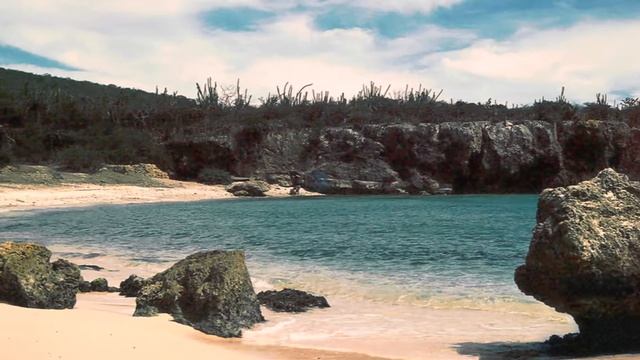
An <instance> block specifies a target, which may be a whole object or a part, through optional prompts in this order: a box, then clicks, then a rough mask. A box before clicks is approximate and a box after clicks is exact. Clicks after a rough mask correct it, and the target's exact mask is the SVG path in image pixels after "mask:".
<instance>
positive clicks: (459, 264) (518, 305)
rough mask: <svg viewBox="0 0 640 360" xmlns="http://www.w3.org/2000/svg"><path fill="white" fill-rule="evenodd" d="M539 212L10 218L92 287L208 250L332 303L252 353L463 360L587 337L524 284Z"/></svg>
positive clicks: (215, 209) (524, 201)
mask: <svg viewBox="0 0 640 360" xmlns="http://www.w3.org/2000/svg"><path fill="white" fill-rule="evenodd" d="M536 202H537V196H534V195H509V196H431V197H376V196H372V197H317V198H302V197H301V198H283V199H233V200H218V201H205V202H192V203H168V204H144V205H127V206H99V207H91V208H84V209H66V210H53V211H40V212H26V213H19V214H18V213H12V214H11V215H8V216H0V239H13V240H18V241H35V242H39V243H42V244H45V245H47V246H49V248H50V249H52V250H53V251H54V256H59V257H63V258H68V259H70V260H72V261H74V262H76V263H79V264H98V265H101V266H104V267H105V268H106V270H105V271H101V272H99V273H95V272H94V273H90V272H89V273H87V272H85V275H86V276H89V278H91V277H97V276H104V277H107V278H108V279H109V281H110V282H112V283H113V282H118V281H121V280H122V279H124V278H125V277H127V276H128V275H129V274H130V273H137V274H139V275H142V276H150V275H152V274H154V273H156V272H158V271H162V270H163V269H165V268H167V267H168V266H170V265H171V264H172V263H173V262H174V261H177V260H179V259H181V258H183V257H184V256H186V255H188V254H190V253H193V252H195V251H199V250H205V249H243V250H245V251H246V255H247V265H248V268H249V272H250V273H251V276H252V280H253V283H254V287H255V288H256V290H257V291H261V290H266V289H271V288H282V287H293V288H298V289H302V290H306V291H311V292H315V293H317V294H321V295H324V296H326V297H327V299H328V300H329V303H330V304H331V308H330V309H322V310H314V311H310V312H307V313H304V314H296V315H291V314H282V313H273V312H270V311H268V310H266V309H263V312H264V315H265V318H266V319H267V322H265V323H262V324H259V325H257V326H255V327H254V328H252V329H250V330H245V331H244V332H243V339H242V341H243V342H245V343H249V344H253V345H256V344H259V345H262V344H264V345H285V346H293V347H311V348H319V349H327V350H338V351H347V352H358V353H366V354H370V355H375V356H382V357H388V358H394V359H412V360H413V359H416V360H417V359H452V358H458V357H459V356H460V355H461V354H468V353H469V352H471V353H473V352H474V351H476V350H474V349H477V347H478V346H479V347H480V348H483V347H484V346H488V347H489V348H491V347H492V345H491V344H496V343H504V342H528V341H542V340H544V339H546V338H548V337H549V336H550V335H552V334H565V333H568V332H574V331H576V326H575V323H573V321H572V320H571V318H570V317H568V316H566V315H562V314H558V313H557V312H555V311H554V310H553V309H551V308H548V307H546V306H544V305H543V304H541V303H538V302H536V301H534V300H533V299H531V298H529V297H526V296H524V295H523V294H521V293H520V291H519V290H518V289H517V287H516V286H515V284H514V282H513V272H514V270H515V268H516V267H517V266H518V265H520V264H522V263H523V261H524V257H525V256H526V253H527V249H528V246H529V241H530V238H531V231H532V228H533V226H534V225H535V224H534V222H535V212H536ZM116 305H118V304H116ZM114 309H117V311H122V307H121V306H119V305H118V306H115V307H114Z"/></svg>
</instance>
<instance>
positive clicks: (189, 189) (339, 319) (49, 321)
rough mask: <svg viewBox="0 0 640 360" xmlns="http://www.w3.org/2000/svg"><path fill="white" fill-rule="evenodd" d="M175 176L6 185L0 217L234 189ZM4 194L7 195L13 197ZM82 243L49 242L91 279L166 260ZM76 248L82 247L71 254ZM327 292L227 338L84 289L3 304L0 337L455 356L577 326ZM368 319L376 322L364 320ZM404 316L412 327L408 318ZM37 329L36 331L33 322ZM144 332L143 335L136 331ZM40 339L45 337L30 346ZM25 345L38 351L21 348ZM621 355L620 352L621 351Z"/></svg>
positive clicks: (198, 348)
mask: <svg viewBox="0 0 640 360" xmlns="http://www.w3.org/2000/svg"><path fill="white" fill-rule="evenodd" d="M169 183H170V184H172V185H174V186H176V187H169V188H146V187H139V186H129V185H106V186H102V185H84V184H83V185H62V186H15V185H13V186H5V187H0V216H2V215H3V214H16V213H18V212H22V211H30V210H50V209H64V208H82V207H85V206H99V205H124V204H137V203H158V202H190V201H202V200H219V199H233V198H235V197H234V196H233V195H232V194H229V193H227V192H226V191H225V190H224V187H223V186H206V185H200V184H194V183H186V184H185V183H181V182H177V184H176V183H175V182H173V181H169ZM0 186H2V185H0ZM274 188H275V187H274ZM4 194H11V197H5V196H3V195H4ZM305 195H307V196H309V195H316V194H305ZM269 196H271V197H286V196H288V189H286V188H282V189H280V190H278V189H276V190H275V191H271V192H270V193H269ZM303 196H304V195H303ZM21 197H22V198H25V197H26V198H29V199H31V200H32V201H33V202H32V203H31V204H29V203H25V202H24V200H23V202H22V203H20V202H18V203H17V204H15V205H14V206H10V204H12V203H15V202H16V201H15V199H20V198H21ZM78 246H79V247H78V248H73V247H65V246H56V245H53V246H51V247H50V248H51V249H52V250H53V251H54V257H56V256H60V257H64V258H65V259H67V260H70V261H73V262H75V263H76V264H96V265H101V266H103V267H105V270H104V271H90V270H85V271H83V272H82V273H83V276H84V277H85V279H87V280H91V279H94V278H97V277H105V278H107V279H108V280H109V282H110V283H111V284H112V285H117V284H119V281H121V280H123V279H124V278H126V277H127V276H128V275H129V274H131V273H136V274H138V275H140V276H143V277H148V276H150V275H153V274H155V273H157V272H159V271H162V270H164V267H166V266H167V265H168V263H155V264H154V263H141V262H135V263H134V262H131V261H128V260H127V259H126V258H122V257H119V258H116V257H113V256H112V255H113V254H110V255H106V254H102V256H98V257H93V256H91V257H83V251H84V255H85V256H86V255H91V254H88V253H86V251H87V250H88V249H82V244H78ZM75 250H78V252H77V253H74V251H75ZM252 275H253V276H252V278H253V279H254V286H255V287H256V291H259V290H265V289H266V288H270V287H273V283H272V282H270V281H269V278H268V276H267V278H264V276H265V273H263V272H259V271H252ZM254 276H255V278H254ZM255 280H258V281H255ZM301 290H305V289H301ZM329 301H330V303H331V305H332V306H333V307H332V308H331V309H327V311H324V310H323V311H311V312H309V313H303V314H295V315H292V314H277V313H272V312H269V311H268V310H264V309H263V311H264V314H265V317H266V318H267V320H268V322H266V323H263V324H259V325H257V326H256V327H255V328H254V329H251V330H247V331H245V336H244V337H243V338H242V339H231V340H229V339H221V338H217V337H215V336H209V335H205V334H203V333H200V332H198V331H196V330H194V329H192V328H190V327H188V326H184V325H180V324H177V323H174V322H172V321H171V320H170V317H169V316H167V315H161V316H160V317H155V318H151V319H140V318H133V317H132V316H131V314H132V313H133V308H134V299H126V298H121V297H118V296H117V295H116V294H101V293H90V294H80V295H79V296H78V304H77V306H76V308H74V309H73V310H62V311H51V310H34V309H23V308H18V307H13V306H9V305H6V304H1V303H0V318H2V319H3V320H5V319H6V321H7V322H8V323H9V324H12V327H11V328H9V327H6V328H5V330H0V346H1V347H2V348H5V349H12V350H11V351H16V353H15V354H13V353H12V354H11V355H12V356H13V357H16V358H23V359H27V360H31V359H33V360H35V359H41V358H47V357H51V356H52V357H53V358H56V357H58V356H60V357H62V358H65V359H72V360H73V359H78V360H79V359H84V358H86V357H88V356H92V355H95V354H94V353H96V354H98V353H105V354H110V355H109V356H106V355H105V357H104V359H112V358H113V355H112V354H113V352H115V353H116V354H118V356H119V357H120V358H123V359H128V358H147V357H148V358H154V359H157V360H161V359H165V358H166V359H172V358H177V357H182V356H184V355H185V351H188V356H189V357H190V358H193V359H201V358H202V359H205V358H211V357H216V356H217V357H218V358H224V359H229V360H245V359H256V360H269V359H284V360H288V359H301V360H305V359H309V360H311V359H326V360H331V359H335V360H342V359H344V360H374V359H411V360H416V359H425V358H429V359H458V358H469V357H471V358H477V357H481V358H482V357H483V356H487V354H491V352H492V351H495V350H496V347H497V346H498V345H497V344H502V345H500V346H505V345H504V344H507V345H506V346H515V347H518V346H523V345H525V346H526V345H529V346H530V344H535V343H538V342H540V341H544V340H545V339H546V338H548V337H549V336H550V335H553V334H564V333H566V332H572V331H575V325H574V324H573V322H572V321H552V320H549V318H548V316H547V315H546V314H544V311H545V310H540V309H539V308H535V307H534V308H527V309H529V310H532V313H531V314H527V315H525V314H518V313H516V312H511V313H508V312H507V313H505V312H498V311H492V310H477V309H448V308H444V309H438V308H429V307H420V306H412V305H398V304H385V303H376V302H372V301H368V300H362V299H345V298H341V297H339V296H335V297H330V298H329ZM538 305H539V304H536V306H538ZM536 309H538V310H536ZM556 314H557V313H556ZM557 315H559V316H561V317H566V316H565V315H563V314H557ZM140 320H142V321H140ZM369 324H374V326H372V327H371V328H368V325H369ZM406 324H411V326H412V327H411V328H407V327H402V325H406ZM398 326H399V327H398ZM32 328H36V329H37V331H32V330H33V329H32ZM400 328H402V329H401V331H400V330H399V329H400ZM139 333H143V334H145V336H144V337H142V338H140V337H137V336H136V334H139ZM86 334H91V335H90V336H91V339H93V342H95V343H96V344H99V346H97V345H95V344H80V345H78V344H76V343H75V341H74V339H77V338H81V337H82V336H86ZM34 343H35V344H39V346H32V345H33V344H34ZM30 344H31V347H29V345H30ZM70 344H73V345H70ZM25 348H28V350H29V351H32V352H31V353H30V352H26V353H25V351H24V350H25ZM14 349H15V350H14ZM49 349H51V350H49ZM114 349H115V350H114ZM36 351H40V352H39V353H37V352H36ZM47 351H48V352H47ZM145 351H146V352H145ZM94 357H95V356H94ZM624 357H625V356H624V355H621V356H615V358H616V359H617V358H624ZM97 358H98V359H102V358H100V357H97Z"/></svg>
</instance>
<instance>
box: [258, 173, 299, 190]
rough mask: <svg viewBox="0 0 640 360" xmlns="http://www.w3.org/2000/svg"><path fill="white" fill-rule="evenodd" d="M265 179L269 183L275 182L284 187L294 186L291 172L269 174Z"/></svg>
mask: <svg viewBox="0 0 640 360" xmlns="http://www.w3.org/2000/svg"><path fill="white" fill-rule="evenodd" d="M265 180H267V182H268V183H269V184H274V185H278V186H282V187H292V186H293V183H292V181H291V176H290V175H289V174H267V175H266V176H265Z"/></svg>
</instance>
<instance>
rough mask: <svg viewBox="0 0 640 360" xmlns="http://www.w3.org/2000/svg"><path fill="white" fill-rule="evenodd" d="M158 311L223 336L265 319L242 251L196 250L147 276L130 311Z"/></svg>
mask: <svg viewBox="0 0 640 360" xmlns="http://www.w3.org/2000/svg"><path fill="white" fill-rule="evenodd" d="M158 313H168V314H171V315H172V316H173V318H174V320H175V321H177V322H179V323H182V324H185V325H189V326H191V327H193V328H195V329H198V330H200V331H202V332H204V333H207V334H212V335H218V336H222V337H239V336H241V334H242V333H241V331H242V329H243V328H250V327H251V326H253V325H254V324H256V323H259V322H262V321H264V318H263V317H262V313H261V312H260V305H259V304H258V299H257V298H256V294H255V292H254V290H253V285H252V284H251V279H250V278H249V272H248V271H247V267H246V265H245V262H244V252H242V251H207V252H200V253H196V254H193V255H190V256H188V257H187V258H185V259H183V260H181V261H179V262H178V263H176V264H175V265H173V266H172V267H171V268H169V269H168V270H166V271H164V272H161V273H159V274H157V275H155V276H154V277H152V278H151V279H149V280H148V282H147V284H145V285H144V287H143V288H142V290H140V293H139V295H138V297H137V299H136V310H135V313H134V316H153V315H156V314H158Z"/></svg>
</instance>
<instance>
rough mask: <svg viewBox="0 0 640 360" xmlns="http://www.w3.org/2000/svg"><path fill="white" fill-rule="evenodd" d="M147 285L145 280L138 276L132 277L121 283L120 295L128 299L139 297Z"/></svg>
mask: <svg viewBox="0 0 640 360" xmlns="http://www.w3.org/2000/svg"><path fill="white" fill-rule="evenodd" d="M145 284H146V281H145V279H143V278H141V277H140V276H137V275H130V276H129V277H128V278H127V279H125V280H124V281H122V282H121V283H120V295H122V296H126V297H137V296H138V294H139V293H140V290H142V287H143V286H144V285H145Z"/></svg>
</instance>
